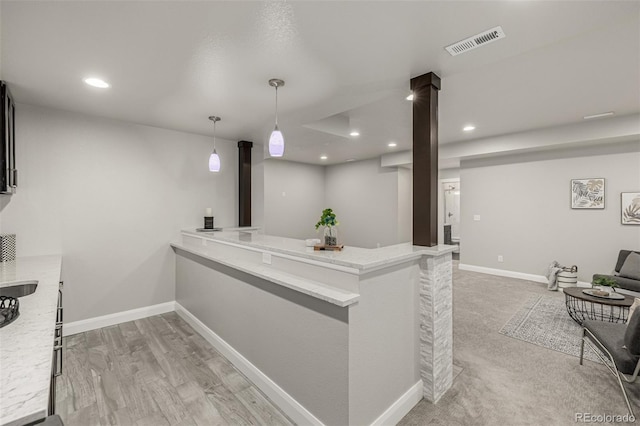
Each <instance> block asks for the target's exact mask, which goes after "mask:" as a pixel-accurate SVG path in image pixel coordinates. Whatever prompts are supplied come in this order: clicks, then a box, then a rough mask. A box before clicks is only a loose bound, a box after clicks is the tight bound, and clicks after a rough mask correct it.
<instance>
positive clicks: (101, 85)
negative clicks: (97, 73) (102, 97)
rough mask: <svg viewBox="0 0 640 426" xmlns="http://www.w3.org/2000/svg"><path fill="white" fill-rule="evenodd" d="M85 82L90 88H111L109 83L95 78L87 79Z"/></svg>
mask: <svg viewBox="0 0 640 426" xmlns="http://www.w3.org/2000/svg"><path fill="white" fill-rule="evenodd" d="M84 82H85V83H87V84H88V85H89V86H93V87H97V88H99V89H106V88H108V87H109V83H107V82H106V81H104V80H102V79H99V78H94V77H89V78H85V79H84Z"/></svg>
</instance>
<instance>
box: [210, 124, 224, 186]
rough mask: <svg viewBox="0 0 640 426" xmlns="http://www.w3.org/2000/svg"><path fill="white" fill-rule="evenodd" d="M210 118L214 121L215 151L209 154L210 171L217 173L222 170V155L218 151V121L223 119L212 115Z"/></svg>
mask: <svg viewBox="0 0 640 426" xmlns="http://www.w3.org/2000/svg"><path fill="white" fill-rule="evenodd" d="M209 120H211V121H213V152H212V153H211V155H210V156H209V171H210V172H216V173H217V172H219V171H220V156H219V155H218V153H217V152H216V122H218V121H220V120H222V119H221V118H220V117H217V116H215V115H212V116H210V117H209Z"/></svg>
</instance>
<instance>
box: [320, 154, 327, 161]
mask: <svg viewBox="0 0 640 426" xmlns="http://www.w3.org/2000/svg"><path fill="white" fill-rule="evenodd" d="M327 158H328V157H327V156H326V155H321V156H320V159H321V160H326V159H327Z"/></svg>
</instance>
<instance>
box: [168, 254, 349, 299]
mask: <svg viewBox="0 0 640 426" xmlns="http://www.w3.org/2000/svg"><path fill="white" fill-rule="evenodd" d="M171 246H172V247H173V248H176V249H179V250H183V251H186V252H188V253H192V254H195V255H197V256H200V257H203V258H205V259H209V260H213V261H214V262H217V263H220V264H222V265H225V266H230V267H232V268H234V269H237V270H239V271H242V272H246V273H249V274H251V275H254V276H256V277H259V278H262V279H264V280H267V281H271V282H273V283H276V284H279V285H281V286H283V287H287V288H290V289H292V290H296V291H299V292H300V293H304V294H307V295H309V296H312V297H315V298H317V299H321V300H324V301H325V302H329V303H332V304H334V305H337V306H340V307H341V308H344V307H345V306H349V305H351V304H353V303H355V302H357V301H358V300H359V299H360V295H359V294H356V293H352V292H348V291H344V290H342V289H339V288H335V287H331V286H329V285H326V284H323V283H320V282H317V281H314V280H310V279H308V278H301V277H298V276H296V275H293V274H289V273H286V272H284V271H279V270H274V269H272V268H270V267H268V266H266V265H256V264H254V263H251V262H247V261H243V260H241V259H238V257H237V256H226V255H220V254H217V255H215V256H212V255H210V254H209V253H207V252H206V250H204V249H202V248H199V247H192V246H186V245H184V244H181V243H171Z"/></svg>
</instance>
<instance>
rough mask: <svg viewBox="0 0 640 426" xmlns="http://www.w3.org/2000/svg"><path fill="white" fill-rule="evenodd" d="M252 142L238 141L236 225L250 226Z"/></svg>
mask: <svg viewBox="0 0 640 426" xmlns="http://www.w3.org/2000/svg"><path fill="white" fill-rule="evenodd" d="M252 147H253V142H249V141H239V142H238V160H239V161H238V172H239V173H238V181H239V188H238V194H239V198H240V203H239V209H238V212H239V219H238V226H251V148H252Z"/></svg>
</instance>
